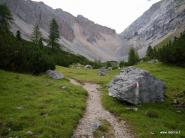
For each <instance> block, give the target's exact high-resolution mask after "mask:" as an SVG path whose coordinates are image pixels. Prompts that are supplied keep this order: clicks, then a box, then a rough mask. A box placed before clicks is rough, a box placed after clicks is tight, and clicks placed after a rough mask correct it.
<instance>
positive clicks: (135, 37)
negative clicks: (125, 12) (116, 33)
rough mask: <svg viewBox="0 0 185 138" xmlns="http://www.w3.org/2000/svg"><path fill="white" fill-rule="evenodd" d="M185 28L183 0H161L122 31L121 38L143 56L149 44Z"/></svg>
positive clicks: (178, 32)
mask: <svg viewBox="0 0 185 138" xmlns="http://www.w3.org/2000/svg"><path fill="white" fill-rule="evenodd" d="M184 30H185V0H161V1H159V2H158V3H156V4H154V5H153V6H152V7H151V8H150V9H149V10H148V11H146V12H145V13H144V14H143V15H142V16H141V17H140V18H138V19H137V20H136V21H135V22H134V23H132V24H131V25H130V26H129V27H128V28H127V29H126V30H125V31H124V32H123V33H121V36H122V39H123V41H124V42H126V43H125V44H127V45H128V46H129V47H135V48H136V49H137V50H138V51H139V54H140V56H144V55H145V52H146V49H147V47H148V46H149V45H152V46H155V45H157V44H158V43H160V42H161V41H163V40H167V39H172V38H173V37H174V36H178V35H179V34H180V33H181V32H182V31H184Z"/></svg>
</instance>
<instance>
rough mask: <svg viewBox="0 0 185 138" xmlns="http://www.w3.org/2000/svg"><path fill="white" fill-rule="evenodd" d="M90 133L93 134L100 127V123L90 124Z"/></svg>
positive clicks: (97, 121)
mask: <svg viewBox="0 0 185 138" xmlns="http://www.w3.org/2000/svg"><path fill="white" fill-rule="evenodd" d="M91 126H92V131H93V132H95V131H96V130H97V129H98V128H99V127H100V126H101V122H100V121H99V120H95V121H94V122H93V123H92V124H91Z"/></svg>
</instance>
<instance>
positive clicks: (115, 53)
mask: <svg viewBox="0 0 185 138" xmlns="http://www.w3.org/2000/svg"><path fill="white" fill-rule="evenodd" d="M0 3H6V4H7V6H8V7H9V8H10V10H11V12H12V14H13V17H14V23H13V24H12V32H14V33H15V32H16V31H17V30H20V31H21V33H22V34H23V37H24V38H26V39H30V35H31V33H32V27H33V25H34V24H35V23H37V24H39V26H40V28H41V31H42V34H43V37H44V38H45V39H46V38H47V37H48V32H49V23H50V21H51V19H52V18H55V19H56V20H57V22H58V24H59V31H60V36H61V37H60V40H59V42H60V44H61V48H62V49H64V50H66V51H69V52H72V53H75V54H80V55H83V56H85V57H87V58H88V59H91V60H101V61H114V60H116V61H118V60H122V59H125V60H126V59H127V55H128V51H129V48H131V47H134V48H136V49H137V50H138V51H139V55H140V56H141V57H143V56H144V55H145V52H146V50H147V47H148V46H149V45H152V46H155V45H157V44H158V43H160V42H162V41H164V40H166V39H168V38H172V37H174V36H177V35H178V34H180V33H181V32H182V31H184V30H185V0H161V1H160V2H158V3H156V4H154V5H153V6H152V7H151V8H150V9H149V10H147V11H146V12H145V13H144V14H143V15H142V16H141V17H139V18H138V19H137V20H136V21H135V22H134V23H132V24H131V25H130V26H129V27H128V28H127V29H126V30H125V31H124V32H123V33H121V34H117V33H116V32H115V30H113V29H110V28H108V27H105V26H102V25H98V24H96V23H94V22H93V21H91V20H89V19H87V18H85V17H83V16H82V15H79V16H77V17H74V16H73V15H72V14H70V13H68V12H65V11H63V10H62V9H52V8H51V7H49V6H47V5H45V4H44V3H43V2H34V1H31V0H16V1H15V0H0Z"/></svg>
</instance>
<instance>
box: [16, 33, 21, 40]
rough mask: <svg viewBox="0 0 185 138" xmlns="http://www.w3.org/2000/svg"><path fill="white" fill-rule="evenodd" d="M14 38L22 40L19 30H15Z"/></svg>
mask: <svg viewBox="0 0 185 138" xmlns="http://www.w3.org/2000/svg"><path fill="white" fill-rule="evenodd" d="M16 38H17V40H19V41H21V40H22V37H21V32H20V31H19V30H18V31H17V32H16Z"/></svg>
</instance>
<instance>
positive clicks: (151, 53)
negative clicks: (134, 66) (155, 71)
mask: <svg viewBox="0 0 185 138" xmlns="http://www.w3.org/2000/svg"><path fill="white" fill-rule="evenodd" d="M146 57H147V58H148V59H153V58H154V50H153V48H152V47H151V46H149V47H148V49H147V51H146Z"/></svg>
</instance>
